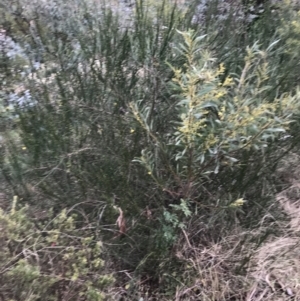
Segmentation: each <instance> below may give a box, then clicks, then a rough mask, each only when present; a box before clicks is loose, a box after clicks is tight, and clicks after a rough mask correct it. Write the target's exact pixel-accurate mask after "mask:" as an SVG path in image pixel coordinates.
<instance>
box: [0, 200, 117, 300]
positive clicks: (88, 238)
mask: <svg viewBox="0 0 300 301" xmlns="http://www.w3.org/2000/svg"><path fill="white" fill-rule="evenodd" d="M16 199H17V198H15V201H16ZM16 206H17V204H16V203H14V204H13V208H12V209H11V211H10V212H8V213H4V212H3V211H2V210H1V212H0V229H1V233H0V241H1V246H2V247H1V251H0V270H1V277H0V287H1V296H2V297H3V298H5V300H26V301H29V300H69V299H70V298H72V300H90V301H96V300H98V301H100V300H105V299H106V291H107V288H108V287H109V286H110V285H111V284H112V283H113V281H114V279H113V277H112V275H111V274H110V273H107V272H105V265H104V261H103V259H102V258H101V256H102V255H101V253H102V248H103V247H102V242H101V241H100V240H98V238H97V236H96V235H95V229H94V228H93V226H92V224H85V225H82V227H81V228H80V227H78V221H77V220H78V217H77V216H76V215H75V214H73V213H72V212H71V211H68V212H67V211H66V210H64V211H62V212H60V213H59V214H58V215H57V216H55V217H54V218H53V219H46V220H43V222H41V221H36V220H35V219H33V218H32V217H30V216H29V215H28V213H27V211H28V208H26V207H24V208H21V209H16Z"/></svg>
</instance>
